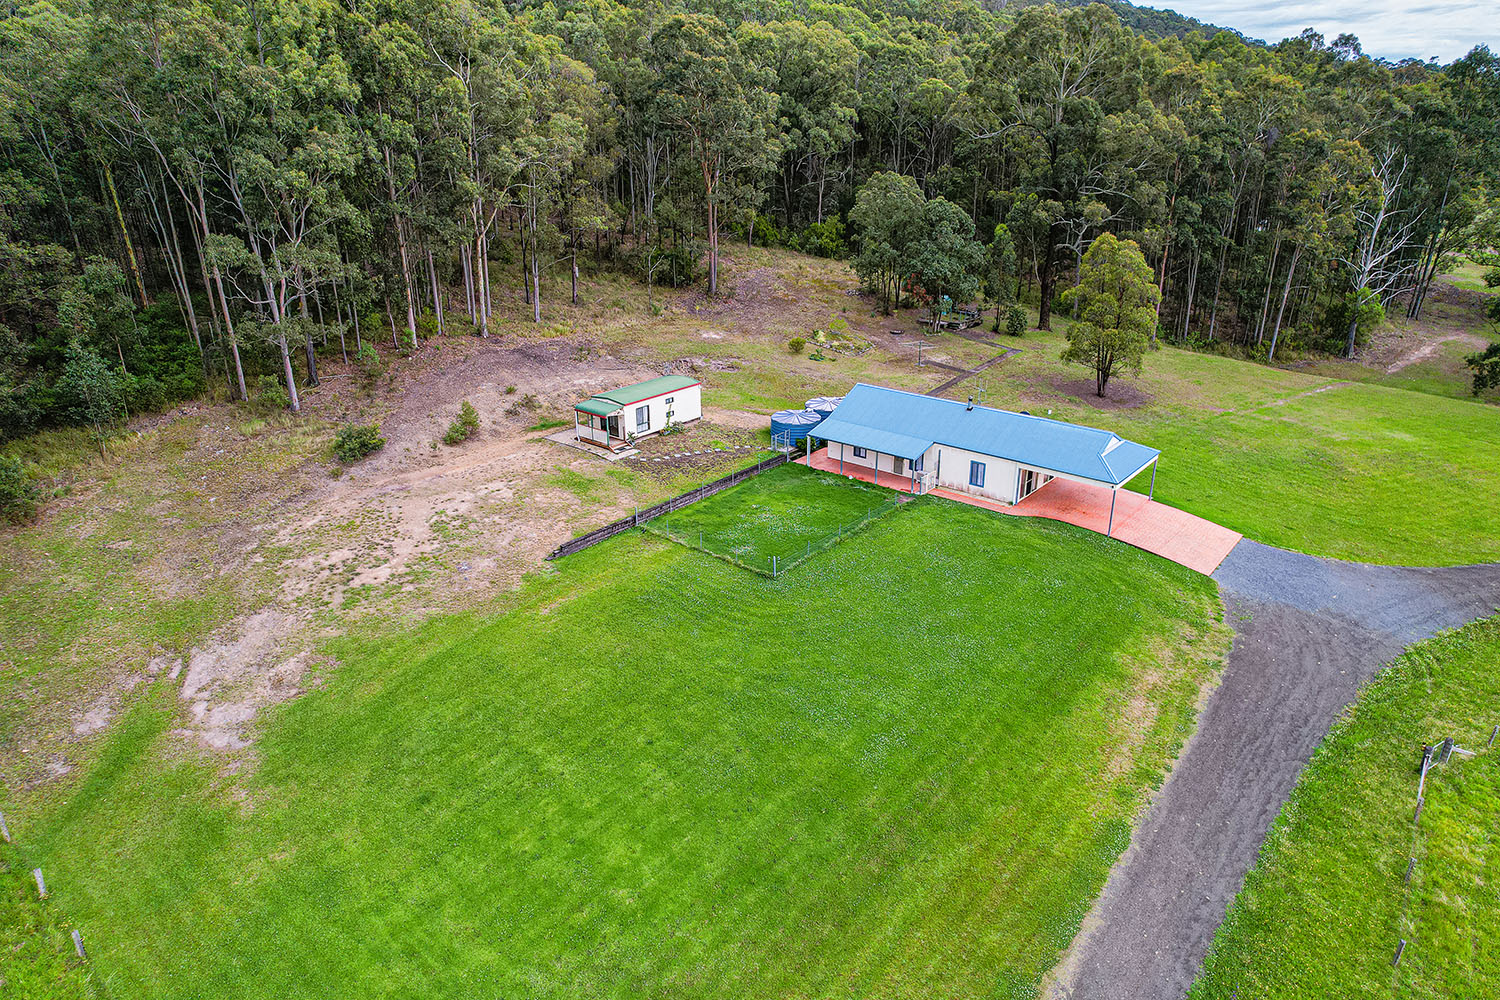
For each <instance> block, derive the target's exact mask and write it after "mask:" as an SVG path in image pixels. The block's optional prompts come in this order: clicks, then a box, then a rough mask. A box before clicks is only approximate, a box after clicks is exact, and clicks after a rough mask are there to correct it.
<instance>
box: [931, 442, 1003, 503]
mask: <svg viewBox="0 0 1500 1000" xmlns="http://www.w3.org/2000/svg"><path fill="white" fill-rule="evenodd" d="M970 462H979V463H980V464H982V465H983V466H984V485H983V486H975V485H973V484H972V483H970V482H969V472H970V466H969V463H970ZM923 463H924V466H925V467H926V468H929V469H933V470H935V471H936V473H937V485H939V486H946V487H947V488H948V489H950V490H955V491H957V492H959V493H968V494H970V495H972V496H979V497H988V498H989V499H991V500H1000V501H1003V502H1004V503H1015V502H1016V475H1017V472H1018V471H1019V469H1020V466H1019V465H1017V464H1016V463H1015V462H1012V461H1011V460H1010V459H1008V458H996V457H995V456H994V455H984V454H980V453H979V452H974V451H966V450H964V449H963V448H954V447H953V446H952V445H946V444H935V445H933V446H932V447H931V448H928V449H927V454H926V455H925V456H923Z"/></svg>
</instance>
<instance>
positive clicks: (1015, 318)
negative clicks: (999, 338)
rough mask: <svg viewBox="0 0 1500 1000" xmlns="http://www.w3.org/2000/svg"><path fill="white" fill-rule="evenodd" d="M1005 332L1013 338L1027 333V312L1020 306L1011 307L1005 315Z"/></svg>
mask: <svg viewBox="0 0 1500 1000" xmlns="http://www.w3.org/2000/svg"><path fill="white" fill-rule="evenodd" d="M1005 332H1006V333H1008V334H1010V335H1011V336H1012V337H1019V336H1020V335H1021V334H1023V333H1025V332H1026V310H1024V309H1022V308H1021V307H1020V306H1011V307H1010V309H1009V310H1008V311H1007V312H1006V314H1005Z"/></svg>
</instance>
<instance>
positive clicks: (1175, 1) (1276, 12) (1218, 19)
mask: <svg viewBox="0 0 1500 1000" xmlns="http://www.w3.org/2000/svg"><path fill="white" fill-rule="evenodd" d="M1136 2H1138V3H1141V4H1142V5H1143V6H1150V7H1161V8H1167V7H1170V8H1172V9H1173V10H1176V11H1177V12H1178V13H1179V14H1188V15H1190V16H1192V17H1196V18H1198V19H1199V20H1200V21H1207V22H1209V23H1210V24H1217V25H1221V26H1223V27H1226V28H1236V29H1238V30H1240V31H1242V32H1244V33H1245V34H1246V35H1249V36H1250V37H1251V38H1261V39H1264V40H1266V41H1268V42H1278V41H1280V40H1281V39H1283V38H1288V37H1291V36H1292V35H1299V34H1301V33H1302V29H1303V28H1315V29H1317V30H1318V31H1321V32H1322V33H1323V34H1324V35H1325V36H1326V37H1327V38H1328V40H1329V41H1330V42H1331V41H1333V39H1334V36H1335V35H1338V34H1340V33H1342V32H1345V31H1351V32H1353V33H1354V34H1356V35H1358V36H1359V41H1360V44H1361V45H1362V46H1364V50H1365V52H1367V53H1369V54H1370V55H1372V56H1383V57H1385V58H1386V59H1391V60H1396V59H1404V58H1406V57H1407V56H1414V57H1416V58H1418V59H1427V58H1428V57H1430V56H1437V58H1438V61H1439V62H1444V63H1447V62H1452V61H1453V60H1454V59H1457V58H1458V57H1459V56H1462V55H1464V54H1465V53H1466V52H1468V51H1469V50H1470V49H1472V48H1473V47H1474V46H1476V45H1478V44H1479V43H1481V42H1483V43H1485V44H1487V45H1489V47H1490V48H1492V49H1493V48H1496V47H1497V45H1496V42H1497V40H1500V0H1470V2H1467V3H1465V2H1459V0H1426V2H1424V0H1415V2H1413V3H1409V4H1408V3H1402V2H1401V0H1327V2H1322V3H1317V2H1307V0H1264V2H1261V3H1254V2H1252V0H1136Z"/></svg>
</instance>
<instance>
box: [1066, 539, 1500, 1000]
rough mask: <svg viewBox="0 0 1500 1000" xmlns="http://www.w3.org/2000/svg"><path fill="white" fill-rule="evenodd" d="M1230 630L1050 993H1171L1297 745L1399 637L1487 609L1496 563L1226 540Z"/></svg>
mask: <svg viewBox="0 0 1500 1000" xmlns="http://www.w3.org/2000/svg"><path fill="white" fill-rule="evenodd" d="M1213 576H1214V579H1215V580H1217V581H1218V582H1219V585H1220V590H1221V592H1222V594H1223V598H1224V604H1225V608H1226V610H1227V613H1228V615H1229V620H1230V623H1231V624H1232V625H1233V626H1234V630H1235V639H1234V645H1233V648H1232V649H1231V650H1230V653H1229V658H1228V662H1227V664H1226V665H1225V669H1224V674H1223V678H1222V681H1221V683H1220V685H1219V687H1218V688H1217V689H1216V690H1215V691H1214V692H1213V694H1212V695H1211V696H1210V697H1209V700H1208V704H1207V705H1206V706H1205V708H1204V710H1203V713H1202V715H1201V717H1200V718H1199V721H1198V728H1197V731H1196V732H1195V734H1194V735H1193V737H1192V739H1190V740H1189V741H1188V744H1187V746H1186V747H1185V748H1184V750H1183V753H1182V755H1181V757H1180V758H1179V760H1178V762H1177V765H1176V766H1175V768H1174V769H1173V771H1172V774H1171V776H1170V777H1169V778H1168V780H1167V782H1166V783H1165V784H1164V785H1163V786H1162V789H1161V792H1160V793H1159V794H1158V795H1157V797H1156V799H1155V801H1154V802H1153V803H1152V805H1151V807H1150V809H1149V810H1148V812H1147V814H1146V816H1145V818H1144V819H1143V820H1142V821H1141V823H1140V825H1139V826H1138V827H1137V828H1136V831H1135V834H1134V836H1133V838H1132V840H1131V844H1130V847H1129V849H1128V850H1127V851H1126V852H1125V854H1124V856H1123V857H1121V859H1120V860H1119V862H1118V863H1116V865H1115V868H1114V870H1113V871H1112V872H1111V873H1110V877H1109V881H1108V883H1107V885H1106V886H1105V889H1104V892H1103V894H1102V895H1101V896H1100V898H1099V899H1098V901H1096V903H1095V904H1094V908H1093V911H1092V912H1091V913H1090V914H1089V916H1088V917H1087V918H1086V919H1085V921H1084V924H1083V928H1082V930H1081V931H1080V932H1079V936H1078V938H1077V939H1076V940H1075V941H1074V944H1073V947H1072V949H1071V950H1070V952H1069V953H1068V955H1067V956H1066V957H1065V959H1064V961H1063V962H1062V964H1061V965H1060V966H1059V967H1058V969H1057V970H1055V975H1054V977H1053V979H1052V989H1051V991H1050V995H1051V996H1053V997H1057V998H1066V1000H1158V998H1176V997H1181V996H1183V995H1184V994H1185V993H1186V992H1187V988H1188V986H1189V985H1190V984H1191V982H1192V980H1193V977H1194V976H1195V975H1197V972H1198V969H1199V968H1200V967H1201V965H1202V962H1203V958H1204V955H1205V954H1206V953H1207V951H1208V945H1209V942H1210V941H1211V940H1212V939H1213V935H1214V932H1215V931H1216V930H1217V929H1218V926H1219V924H1220V923H1221V922H1222V921H1223V919H1224V913H1225V909H1226V907H1227V906H1228V905H1229V901H1230V900H1231V899H1233V897H1234V895H1235V893H1237V892H1238V891H1239V888H1240V885H1241V884H1242V883H1243V881H1244V877H1245V873H1246V872H1247V871H1248V870H1249V869H1250V866H1251V864H1252V863H1253V862H1254V861H1255V855H1256V852H1257V851H1259V849H1260V845H1261V842H1262V841H1263V840H1264V839H1265V835H1266V831H1267V830H1268V829H1269V827H1270V825H1271V821H1272V820H1273V819H1275V817H1276V814H1277V813H1278V812H1279V811H1280V810H1281V806H1282V804H1283V803H1284V802H1285V801H1286V798H1287V795H1288V794H1289V793H1290V792H1291V790H1292V786H1293V785H1294V784H1295V783H1296V781H1297V777H1298V775H1299V774H1300V773H1301V771H1302V768H1303V766H1304V765H1305V764H1306V763H1307V760H1308V758H1309V757H1310V756H1311V755H1312V752H1313V750H1314V749H1315V748H1316V747H1317V745H1318V744H1319V743H1320V742H1321V741H1322V739H1323V737H1324V735H1325V734H1326V733H1327V732H1328V728H1329V726H1331V725H1332V723H1333V721H1334V719H1335V718H1336V717H1337V716H1338V714H1339V712H1340V711H1341V710H1342V709H1343V708H1344V706H1346V705H1348V704H1349V703H1350V702H1351V701H1353V700H1354V698H1355V696H1356V695H1357V694H1358V691H1359V688H1360V687H1361V685H1363V684H1364V683H1365V682H1366V681H1367V680H1369V679H1370V678H1371V677H1372V676H1373V675H1374V674H1375V673H1376V672H1377V671H1378V670H1379V669H1380V668H1381V667H1383V666H1385V665H1386V664H1387V663H1389V662H1390V661H1391V660H1392V659H1394V658H1395V657H1396V656H1397V655H1398V654H1399V653H1400V652H1401V651H1402V650H1403V649H1404V648H1406V647H1407V646H1408V645H1410V644H1411V643H1414V642H1417V641H1420V640H1422V639H1426V638H1428V637H1430V636H1432V635H1434V634H1436V633H1437V632H1439V631H1442V630H1443V629H1447V628H1453V627H1455V626H1458V625H1463V624H1466V623H1468V622H1470V621H1473V620H1474V619H1475V618H1481V617H1485V616H1487V615H1490V614H1494V613H1495V611H1496V609H1497V608H1500V564H1492V565H1484V566H1459V567H1452V568H1444V569H1418V568H1407V567H1397V566H1369V565H1364V564H1360V563H1347V562H1338V561H1335V560H1330V559H1317V558H1314V557H1312V556H1306V555H1301V554H1299V553H1294V552H1287V551H1284V550H1282V549H1276V548H1271V547H1270V546H1266V545H1261V544H1258V543H1256V542H1252V541H1250V540H1249V539H1246V540H1244V541H1241V542H1240V543H1239V544H1238V545H1237V546H1236V547H1235V548H1234V550H1233V551H1232V552H1231V553H1230V554H1229V556H1228V558H1226V559H1225V560H1224V562H1223V563H1222V564H1221V565H1220V566H1219V568H1218V570H1217V571H1216V572H1215V573H1214V574H1213Z"/></svg>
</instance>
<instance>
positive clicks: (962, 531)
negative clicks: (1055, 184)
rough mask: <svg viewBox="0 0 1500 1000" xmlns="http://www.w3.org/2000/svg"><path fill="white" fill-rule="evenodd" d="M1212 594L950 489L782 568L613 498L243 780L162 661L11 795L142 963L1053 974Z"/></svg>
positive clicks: (296, 727)
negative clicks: (184, 730)
mask: <svg viewBox="0 0 1500 1000" xmlns="http://www.w3.org/2000/svg"><path fill="white" fill-rule="evenodd" d="M1219 618H1220V613H1219V609H1218V603H1217V600H1216V598H1215V597H1214V594H1213V588H1212V584H1211V583H1209V581H1207V580H1205V579H1204V578H1202V577H1200V576H1198V575H1197V574H1194V573H1191V572H1190V571H1188V570H1185V569H1183V568H1181V567H1178V566H1176V565H1173V564H1171V563H1168V562H1166V561H1165V560H1161V559H1157V558H1155V557H1152V556H1149V555H1146V554H1145V553H1142V552H1138V551H1136V550H1134V549H1130V548H1128V547H1126V546H1120V545H1115V544H1112V543H1109V542H1107V541H1106V540H1104V539H1102V538H1099V537H1098V536H1095V535H1091V534H1089V533H1087V532H1083V531H1080V530H1077V529H1074V528H1071V527H1070V526H1067V525H1062V524H1052V523H1041V522H1030V521H1027V522H1022V521H1019V520H1017V519H1010V518H1004V517H997V516H994V515H990V514H986V513H984V512H982V511H977V510H974V509H972V508H968V507H964V506H961V505H957V504H949V503H947V502H945V501H941V500H937V499H922V500H917V501H915V502H913V503H912V504H910V505H908V506H906V507H904V508H902V509H901V510H900V511H898V512H897V513H896V514H895V515H893V516H891V517H889V518H886V519H884V520H881V521H879V522H877V523H875V524H874V525H872V526H871V527H870V528H869V529H868V530H867V531H865V532H863V533H861V534H860V535H858V536H857V537H856V538H855V539H854V540H853V541H851V542H848V543H846V544H844V545H842V546H839V547H836V548H834V549H832V550H830V551H829V552H828V553H826V554H824V555H822V556H820V557H819V558H817V559H815V560H813V561H812V562H810V563H808V564H807V565H806V566H805V567H803V568H802V569H801V570H799V571H798V572H797V573H794V574H789V575H787V576H785V577H782V578H781V579H780V580H776V581H772V580H767V579H764V578H760V577H755V576H752V575H750V574H747V573H745V572H743V571H742V570H739V569H737V568H735V567H732V566H729V565H727V564H725V563H723V562H721V561H719V560H716V559H713V558H711V557H709V556H706V555H704V554H702V553H697V552H694V551H691V550H688V549H684V548H683V547H680V546H676V545H671V544H667V543H664V542H660V541H656V540H653V539H650V538H646V537H643V536H640V535H630V536H622V537H621V538H619V539H617V540H614V541H612V542H610V543H607V544H604V545H601V546H597V547H595V548H593V549H590V550H588V551H586V552H584V553H581V554H580V555H578V556H575V557H571V558H570V559H568V560H565V561H563V562H562V563H561V564H560V568H559V570H558V571H557V572H555V573H554V572H549V573H547V574H545V575H543V576H542V577H540V578H538V579H535V580H533V581H532V583H531V584H529V585H528V586H527V587H526V588H524V590H523V591H522V592H521V593H519V594H517V595H515V596H514V597H513V598H512V599H511V606H510V608H509V610H508V611H507V613H505V614H503V615H501V616H500V617H498V618H482V617H479V616H466V617H457V618H448V619H440V620H438V621H436V622H433V623H431V624H429V625H427V626H424V627H423V628H421V629H420V630H418V631H416V632H414V633H411V634H408V635H404V636H396V637H392V636H365V637H352V638H349V639H346V640H342V641H340V643H339V644H338V645H337V647H336V652H337V653H338V654H339V657H340V659H341V661H342V666H340V667H339V668H338V669H337V670H334V671H331V672H328V673H327V674H326V675H325V676H323V677H321V678H319V679H317V680H316V681H315V682H314V683H313V686H312V689H311V690H310V691H309V692H308V693H307V694H305V695H304V696H303V697H302V698H300V699H298V700H296V701H294V702H291V703H289V704H288V705H286V706H283V707H282V708H281V709H279V710H276V711H275V712H274V714H273V717H272V718H271V720H270V721H269V723H268V724H267V725H266V726H265V727H264V729H263V732H262V733H261V734H260V737H259V740H258V743H257V748H256V751H255V756H256V766H255V769H254V770H253V772H250V773H247V774H242V775H240V776H238V777H236V778H234V779H232V780H229V779H227V778H226V776H225V775H223V774H222V773H221V772H220V771H219V766H218V764H217V763H216V762H214V761H205V760H203V759H201V758H199V757H198V756H197V755H196V754H195V753H193V752H190V751H187V750H186V749H185V748H184V747H183V745H182V743H181V742H180V740H179V738H177V737H175V736H173V735H172V734H171V732H170V730H171V729H172V727H173V715H174V712H175V711H176V709H175V707H174V705H173V698H174V692H173V691H172V689H171V687H170V686H169V685H166V684H164V683H161V682H157V683H156V684H152V685H143V687H142V693H140V694H138V695H137V696H136V699H137V700H136V701H135V703H134V705H133V707H132V708H131V709H130V710H129V711H128V712H127V713H126V714H125V715H124V716H123V717H122V718H121V720H120V722H119V723H118V724H117V725H116V726H115V727H113V728H112V729H111V730H110V731H109V733H108V734H107V735H106V736H105V737H104V739H103V741H102V743H101V746H100V748H99V750H98V751H97V753H96V755H95V756H94V757H93V759H92V760H90V761H89V762H88V763H87V765H86V766H84V767H82V768H80V773H79V774H78V775H76V776H75V777H74V779H70V781H69V782H68V783H66V784H65V785H64V786H60V787H58V788H57V789H56V792H55V794H53V795H52V796H50V797H48V798H46V799H44V800H43V802H44V803H45V806H46V808H45V809H44V810H42V812H41V813H40V814H39V815H33V816H30V817H25V818H21V819H20V820H13V821H12V826H13V829H17V830H18V833H19V834H20V836H21V838H22V840H23V846H24V847H25V849H26V850H27V851H28V852H30V854H31V855H32V856H34V857H35V858H36V859H37V860H38V862H39V863H43V864H45V865H46V866H47V868H48V871H49V880H51V881H53V882H55V884H56V886H57V889H56V895H57V899H58V905H60V906H62V907H65V909H66V911H67V912H68V913H69V915H70V917H71V918H72V919H73V920H74V921H76V922H77V923H78V924H79V925H80V926H82V927H84V928H85V933H86V934H88V935H89V938H90V940H91V942H92V947H93V950H94V951H95V953H96V955H97V959H98V969H99V970H100V972H101V973H102V974H103V975H104V976H105V977H106V978H107V980H108V984H109V987H110V989H111V990H112V991H113V992H115V993H116V994H118V995H122V996H157V997H172V996H215V997H280V996H289V995H301V996H332V995H361V996H380V995H396V994H399V995H409V994H410V991H411V990H412V989H413V987H414V984H420V991H421V992H422V993H423V995H425V996H432V997H448V996H474V995H485V996H527V997H570V998H572V997H634V996H668V995H671V996H684V997H707V996H713V997H765V996H808V997H813V996H816V997H832V996H884V997H897V996H945V997H981V996H983V997H994V996H1002V997H1005V996H1020V997H1024V996H1030V995H1032V993H1033V991H1034V986H1035V983H1036V982H1037V980H1038V978H1039V976H1040V975H1041V973H1042V972H1043V971H1044V970H1045V969H1046V968H1047V967H1048V966H1050V965H1051V964H1052V963H1053V962H1054V961H1055V960H1056V957H1057V955H1058V954H1059V951H1060V949H1061V948H1063V947H1064V946H1065V945H1066V944H1067V943H1068V941H1069V940H1070V938H1071V937H1072V934H1073V933H1074V930H1075V929H1076V927H1077V925H1078V922H1079V920H1080V919H1081V918H1082V916H1083V914H1084V912H1085V911H1086V909H1087V907H1088V905H1089V902H1090V900H1091V899H1092V897H1093V896H1094V895H1095V893H1096V892H1097V891H1098V889H1099V888H1100V886H1101V885H1102V883H1103V880H1104V878H1105V875H1106V873H1107V871H1108V869H1109V867H1110V865H1111V863H1112V862H1113V861H1114V859H1115V858H1116V857H1117V855H1118V854H1119V852H1120V851H1121V850H1122V849H1123V848H1124V846H1125V845H1126V843H1127V841H1128V838H1129V830H1130V822H1131V818H1132V817H1133V816H1134V814H1135V813H1136V811H1137V809H1138V808H1139V806H1140V804H1141V803H1142V801H1143V797H1144V796H1145V794H1146V792H1147V790H1148V789H1149V788H1150V787H1152V786H1154V785H1155V784H1156V783H1157V782H1159V781H1160V778H1161V775H1162V773H1163V770H1164V767H1165V765H1166V762H1167V759H1168V757H1169V755H1170V754H1171V753H1173V752H1174V750H1175V748H1176V747H1177V746H1179V745H1180V743H1181V741H1182V740H1183V739H1184V737H1185V735H1186V733H1187V732H1188V729H1189V727H1190V725H1191V719H1192V715H1193V704H1194V700H1195V697H1196V695H1197V693H1198V691H1199V689H1200V686H1201V684H1202V683H1204V682H1205V681H1206V680H1207V679H1208V678H1209V677H1210V676H1211V675H1212V672H1213V670H1214V669H1215V667H1216V664H1217V662H1218V660H1219V657H1220V656H1221V654H1222V652H1223V650H1224V648H1225V637H1226V634H1227V633H1226V631H1225V627H1224V625H1223V623H1222V622H1221V621H1220V620H1219ZM1121 706H1128V708H1127V709H1126V710H1125V711H1124V712H1122V711H1121ZM237 787H243V788H244V789H245V793H244V795H243V796H236V795H234V794H232V792H231V789H233V788H237Z"/></svg>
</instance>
